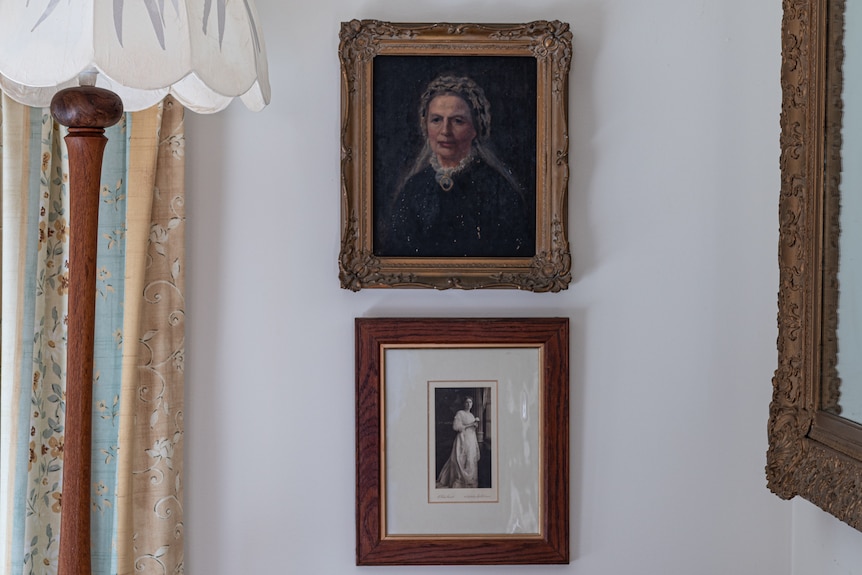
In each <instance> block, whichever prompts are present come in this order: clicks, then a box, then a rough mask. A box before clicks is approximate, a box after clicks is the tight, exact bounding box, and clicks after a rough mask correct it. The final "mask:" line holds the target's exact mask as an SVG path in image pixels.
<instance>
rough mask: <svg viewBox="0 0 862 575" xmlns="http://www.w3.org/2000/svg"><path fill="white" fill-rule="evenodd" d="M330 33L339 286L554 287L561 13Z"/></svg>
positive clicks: (558, 238)
mask: <svg viewBox="0 0 862 575" xmlns="http://www.w3.org/2000/svg"><path fill="white" fill-rule="evenodd" d="M339 37H340V42H339V49H338V53H339V58H340V60H341V150H340V152H341V182H340V183H341V246H340V250H339V254H338V278H339V281H340V283H341V287H342V288H344V289H349V290H352V291H359V290H361V289H363V288H433V289H438V290H446V289H481V288H503V289H520V290H527V291H533V292H558V291H560V290H564V289H567V288H568V286H569V284H570V283H571V281H572V273H571V271H572V267H571V264H572V258H571V250H570V246H569V240H568V237H567V236H568V225H569V224H568V221H569V209H568V186H569V146H570V144H569V128H568V119H567V116H568V105H569V87H568V84H569V67H570V63H571V60H572V33H571V30H570V28H569V25H568V24H567V23H565V22H560V21H559V20H550V21H549V20H537V21H534V22H528V23H524V24H481V23H480V24H470V23H451V22H450V23H446V22H439V23H397V22H382V21H378V20H351V21H349V22H342V25H341V32H340V35H339Z"/></svg>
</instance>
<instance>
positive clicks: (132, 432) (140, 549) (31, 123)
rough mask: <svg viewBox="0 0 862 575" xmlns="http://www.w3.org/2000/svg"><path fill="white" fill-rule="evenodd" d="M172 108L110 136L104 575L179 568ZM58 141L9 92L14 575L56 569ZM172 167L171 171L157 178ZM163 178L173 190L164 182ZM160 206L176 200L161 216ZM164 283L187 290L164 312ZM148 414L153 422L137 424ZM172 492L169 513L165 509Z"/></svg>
mask: <svg viewBox="0 0 862 575" xmlns="http://www.w3.org/2000/svg"><path fill="white" fill-rule="evenodd" d="M174 106H175V105H174V104H173V103H170V104H169V105H168V107H169V109H170V110H169V112H168V113H165V104H164V103H163V104H162V105H160V106H159V107H158V108H157V109H154V110H150V111H148V112H146V113H140V114H126V115H125V117H124V118H123V119H122V120H121V121H120V123H119V124H118V125H116V126H114V127H111V128H109V129H108V130H107V131H106V134H105V135H106V136H107V138H108V145H107V147H106V150H105V155H104V161H103V169H102V178H101V190H100V196H101V202H100V209H99V244H98V256H97V274H98V277H97V290H96V291H97V293H96V333H95V350H94V354H95V355H94V374H93V399H94V402H93V447H92V478H91V501H92V507H91V523H92V528H91V538H92V541H93V543H92V550H93V552H92V561H93V571H92V572H93V574H94V575H102V574H105V575H107V574H118V573H174V572H181V571H182V565H183V550H182V547H183V545H182V539H183V536H182V533H183V529H182V490H181V487H180V485H181V483H182V482H181V481H180V479H181V473H182V465H181V457H180V458H179V459H180V461H179V466H178V469H173V468H174V467H176V466H175V463H176V461H175V459H176V457H175V453H174V452H175V451H178V452H179V454H180V456H181V454H182V451H181V449H182V428H181V423H179V424H178V423H177V421H179V422H181V420H182V417H181V414H182V362H181V361H180V362H179V363H178V362H177V361H171V358H172V357H176V356H177V355H179V357H180V360H181V358H182V355H183V354H182V345H183V335H182V322H179V324H178V323H177V321H176V317H177V315H176V314H177V310H178V309H179V310H181V309H182V301H181V300H182V298H181V293H182V278H181V277H177V259H178V258H181V254H182V241H183V239H182V229H181V223H182V222H183V221H184V218H183V217H182V216H178V215H177V212H176V210H175V209H174V207H175V206H176V204H177V197H176V194H182V169H183V163H182V160H183V158H182V148H183V145H184V135H183V133H182V129H181V126H182V121H181V118H182V111H181V108H180V107H179V106H176V108H179V109H174ZM166 116H168V117H169V118H171V119H172V120H171V121H173V122H175V126H173V127H172V128H171V131H170V133H169V134H163V133H162V130H163V121H164V120H165V117H166ZM177 119H179V120H177ZM177 122H178V123H177ZM138 124H140V129H139V132H140V133H138V132H136V133H135V135H133V130H135V129H138ZM64 135H65V128H62V127H60V126H58V125H57V124H56V123H55V122H53V120H52V119H51V117H50V113H49V112H48V110H45V109H35V108H27V107H25V106H21V105H20V104H16V103H14V102H12V101H11V100H9V99H8V98H6V97H5V96H4V97H3V101H2V144H3V155H2V158H3V161H2V163H0V169H2V209H3V235H2V242H3V246H2V248H3V249H2V257H3V268H2V285H3V287H2V328H3V331H2V364H0V542H2V545H3V547H2V548H0V572H2V573H9V574H18V573H21V574H27V575H30V574H33V575H36V574H46V575H47V574H52V575H53V574H56V572H57V555H58V548H59V537H60V535H61V534H60V514H61V512H62V470H63V438H64V421H65V414H64V406H65V372H66V369H65V358H66V355H65V349H66V341H67V338H68V337H74V334H68V333H67V332H66V325H65V317H66V313H67V305H68V298H67V286H68V269H67V259H68V243H69V239H70V236H74V230H70V229H69V227H68V223H69V218H68V213H69V201H68V199H69V198H68V157H67V154H66V151H65V145H64V142H63V140H62V138H63V136H64ZM165 162H168V163H169V164H170V165H169V168H170V169H164V170H159V169H157V168H158V167H160V166H161V165H163V164H165ZM172 162H173V163H172ZM175 164H176V165H175ZM160 171H163V172H164V173H165V174H167V176H166V177H168V178H169V180H173V184H172V183H171V181H167V182H158V181H156V174H157V173H159V172H160ZM177 174H179V178H177ZM177 179H179V182H177V181H176V180H177ZM160 183H161V184H162V185H164V186H165V188H166V189H167V190H171V191H170V192H169V193H168V194H167V197H166V198H161V197H160V194H159V193H156V192H157V191H158V190H160ZM172 186H175V187H172ZM160 201H162V202H163V203H164V202H167V205H165V206H163V207H161V208H160V207H159V202H160ZM182 203H183V202H182V201H180V202H179V204H180V205H182ZM159 230H166V231H170V232H172V233H171V234H168V235H169V236H172V238H171V239H172V240H173V241H174V242H176V246H174V247H172V248H170V250H171V251H172V252H176V253H175V254H174V255H175V258H174V260H173V261H168V258H167V257H166V255H168V254H167V252H166V248H165V244H168V245H172V244H170V242H168V241H167V239H166V236H164V235H163V234H160V233H159ZM132 242H133V243H132ZM177 254H179V255H177ZM162 276H166V277H167V278H168V279H169V280H170V281H171V282H173V285H174V287H175V289H174V290H173V291H174V292H176V294H177V295H175V296H174V297H173V298H169V299H171V301H170V302H169V304H170V305H169V306H167V307H166V306H163V305H161V304H162V303H164V302H163V301H162V299H161V297H155V298H152V297H150V298H148V296H147V292H148V291H150V292H152V290H158V292H159V294H161V292H162V291H163V288H162V287H152V286H153V285H157V286H161V285H162V282H163V281H164V277H162ZM148 299H149V300H152V305H150V304H148ZM180 315H182V313H181V311H180ZM130 329H132V331H131V332H130V331H129V330H130ZM154 342H155V343H156V344H158V345H157V346H156V347H154ZM154 350H159V351H154ZM154 354H161V355H163V356H165V357H162V358H157V357H154ZM154 361H155V362H156V363H158V364H160V366H161V367H160V368H158V369H156V371H155V374H156V379H157V380H158V381H159V382H160V383H161V384H163V385H164V386H166V387H164V388H162V389H160V392H161V395H159V396H154V392H153V390H152V383H153V367H152V365H153V362H154ZM154 412H155V413H157V414H162V415H163V417H158V416H154V415H153V413H154ZM177 414H179V415H178V416H177ZM171 415H173V416H174V418H173V421H172V420H171V418H170V416H171ZM141 417H144V418H145V420H144V421H145V424H144V425H143V426H141V425H139V424H137V423H135V422H136V420H137V419H139V418H141ZM172 456H174V457H172ZM165 498H167V499H168V500H169V503H168V504H167V505H168V506H169V509H167V510H165V509H164V504H163V508H162V509H161V510H159V509H158V504H159V502H164V501H165ZM178 525H179V526H180V527H179V528H178V527H177V526H178ZM178 532H179V534H180V535H179V536H178ZM142 533H143V535H142Z"/></svg>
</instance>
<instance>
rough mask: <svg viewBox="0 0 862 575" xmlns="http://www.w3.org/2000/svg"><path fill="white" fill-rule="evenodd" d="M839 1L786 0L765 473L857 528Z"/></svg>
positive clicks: (859, 496)
mask: <svg viewBox="0 0 862 575" xmlns="http://www.w3.org/2000/svg"><path fill="white" fill-rule="evenodd" d="M843 18H844V0H785V1H784V19H783V24H782V68H781V86H782V94H783V97H782V110H781V157H780V165H781V195H780V202H779V220H780V238H779V248H778V253H779V269H780V286H779V294H778V368H777V370H776V372H775V376H774V378H773V396H772V403H771V405H770V415H769V423H768V434H769V450H768V452H767V465H766V476H767V483H768V486H769V489H770V490H772V491H773V492H774V493H775V494H777V495H778V496H779V497H782V498H784V499H790V498H792V497H794V496H796V495H800V496H802V497H804V498H805V499H807V500H809V501H811V502H812V503H814V504H815V505H818V506H819V507H821V508H822V509H824V510H825V511H827V512H829V513H831V514H832V515H834V516H835V517H837V518H838V519H840V520H842V521H844V522H846V523H848V524H849V525H851V526H853V527H855V528H856V529H862V491H860V485H862V426H860V425H858V424H856V423H853V422H851V421H849V420H847V419H844V418H842V417H840V416H839V413H840V409H839V408H838V399H839V385H840V380H839V378H838V374H837V372H836V370H835V366H836V360H837V353H838V341H837V332H836V329H837V323H838V312H837V302H838V296H839V291H838V237H839V233H840V230H839V226H838V215H839V210H840V201H839V199H840V196H839V183H840V174H841V159H840V150H841V110H842V105H841V87H842V81H843V80H842V62H843V48H842V46H843Z"/></svg>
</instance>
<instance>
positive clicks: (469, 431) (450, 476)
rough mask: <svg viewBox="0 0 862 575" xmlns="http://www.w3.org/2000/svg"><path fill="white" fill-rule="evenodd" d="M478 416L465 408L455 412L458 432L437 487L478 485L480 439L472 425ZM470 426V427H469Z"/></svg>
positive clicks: (454, 423)
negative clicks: (477, 437)
mask: <svg viewBox="0 0 862 575" xmlns="http://www.w3.org/2000/svg"><path fill="white" fill-rule="evenodd" d="M475 421H476V417H474V416H473V414H472V413H470V412H469V411H464V410H463V409H462V410H461V411H459V412H458V413H456V414H455V421H454V422H453V423H452V429H454V430H455V431H457V432H458V435H456V436H455V443H453V444H452V454H451V455H449V460H448V461H447V462H446V464H445V465H444V466H443V469H441V470H440V475H439V476H438V477H437V487H438V488H439V487H452V488H464V487H478V485H479V441H478V440H477V439H476V426H475V425H470V424H472V423H474V422H475ZM468 426H469V427H468Z"/></svg>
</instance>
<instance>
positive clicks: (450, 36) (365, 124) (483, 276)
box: [338, 20, 572, 292]
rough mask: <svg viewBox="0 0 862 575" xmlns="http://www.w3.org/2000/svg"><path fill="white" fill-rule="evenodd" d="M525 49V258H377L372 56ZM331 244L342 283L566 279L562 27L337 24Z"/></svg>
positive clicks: (523, 285) (497, 283) (530, 283)
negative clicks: (528, 169)
mask: <svg viewBox="0 0 862 575" xmlns="http://www.w3.org/2000/svg"><path fill="white" fill-rule="evenodd" d="M385 55H397V56H404V55H408V56H465V57H469V56H504V57H509V56H521V57H524V56H527V57H533V58H535V59H536V65H537V66H536V67H537V78H536V82H537V85H536V93H537V97H536V100H537V110H536V114H537V115H536V124H537V126H536V127H537V130H536V170H535V171H536V222H535V228H536V251H535V255H534V256H533V257H509V258H488V257H485V258H476V257H470V258H452V257H449V258H443V257H440V258H419V257H382V256H378V255H376V254H375V253H374V247H373V229H372V228H373V218H374V213H373V212H374V207H373V158H372V154H373V147H374V146H373V144H374V141H373V140H374V134H373V123H372V121H373V118H372V116H373V83H372V81H373V77H372V76H373V61H374V59H375V58H376V57H378V56H385ZM339 56H340V60H341V143H342V148H341V248H340V254H339V258H338V263H339V278H340V280H341V286H342V287H343V288H345V289H350V290H353V291H358V290H360V289H362V288H372V287H374V288H387V287H389V288H392V287H426V288H436V289H448V288H461V289H474V288H510V289H521V290H529V291H535V292H549V291H550V292H557V291H560V290H562V289H566V288H567V287H568V285H569V283H570V282H571V255H570V252H569V243H568V239H567V221H568V199H567V187H568V179H569V166H568V155H569V138H568V120H567V113H568V93H569V91H568V73H569V66H570V62H571V57H572V34H571V31H570V30H569V26H568V24H565V23H562V22H559V21H537V22H530V23H528V24H449V23H437V24H398V23H390V22H380V21H377V20H361V21H360V20H352V21H350V22H344V23H342V25H341V33H340V45H339Z"/></svg>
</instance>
